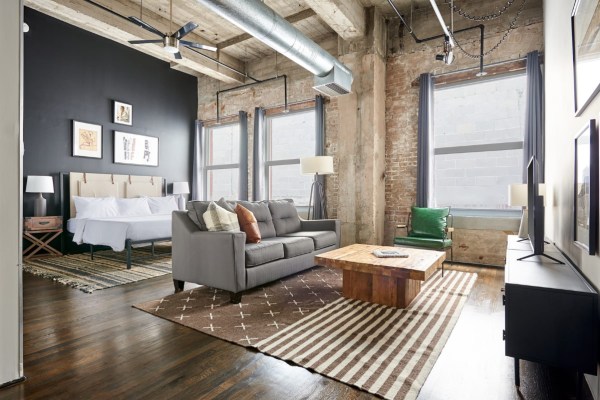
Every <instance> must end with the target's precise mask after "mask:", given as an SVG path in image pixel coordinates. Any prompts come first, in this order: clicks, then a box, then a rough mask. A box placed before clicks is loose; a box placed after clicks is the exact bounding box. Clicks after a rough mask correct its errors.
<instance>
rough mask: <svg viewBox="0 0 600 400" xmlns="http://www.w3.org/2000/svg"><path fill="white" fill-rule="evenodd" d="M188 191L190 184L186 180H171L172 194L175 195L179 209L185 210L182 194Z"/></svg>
mask: <svg viewBox="0 0 600 400" xmlns="http://www.w3.org/2000/svg"><path fill="white" fill-rule="evenodd" d="M189 192H190V185H189V184H188V183H187V182H173V194H174V195H176V196H177V206H178V207H179V210H181V211H183V210H185V199H184V198H183V195H184V194H188V193H189Z"/></svg>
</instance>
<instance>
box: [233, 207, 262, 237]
mask: <svg viewBox="0 0 600 400" xmlns="http://www.w3.org/2000/svg"><path fill="white" fill-rule="evenodd" d="M235 213H236V214H237V217H238V222H239V223H240V229H241V230H242V231H244V232H245V233H246V243H258V242H260V239H261V237H260V230H259V229H258V222H256V217H255V216H254V214H252V212H251V211H250V210H248V209H247V208H246V207H243V206H242V205H241V204H238V205H236V206H235Z"/></svg>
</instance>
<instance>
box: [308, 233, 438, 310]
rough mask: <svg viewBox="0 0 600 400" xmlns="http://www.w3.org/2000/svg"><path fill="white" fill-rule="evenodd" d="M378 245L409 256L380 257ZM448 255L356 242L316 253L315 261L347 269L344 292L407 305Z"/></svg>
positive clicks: (365, 299)
mask: <svg viewBox="0 0 600 400" xmlns="http://www.w3.org/2000/svg"><path fill="white" fill-rule="evenodd" d="M375 249H385V250H392V249H395V250H400V251H402V252H405V253H407V254H409V257H408V258H378V257H375V256H374V255H373V254H372V251H373V250H375ZM445 259H446V253H445V252H440V251H433V250H421V249H414V248H404V247H403V248H397V247H396V248H395V247H387V246H373V245H366V244H353V245H350V246H346V247H342V248H340V249H336V250H332V251H328V252H327V253H322V254H319V255H318V256H315V264H317V265H322V266H325V267H331V268H339V269H342V270H343V273H344V276H343V293H342V294H343V296H344V297H347V298H351V299H358V300H363V301H368V302H371V303H377V304H383V305H386V306H392V307H398V308H405V307H407V306H408V305H409V304H410V302H411V301H412V300H413V299H414V298H415V297H416V296H417V294H419V292H420V291H421V282H423V281H425V280H427V279H428V278H429V277H430V276H431V275H433V273H434V272H435V271H436V269H437V268H438V267H439V266H441V265H442V263H443V262H444V260H445Z"/></svg>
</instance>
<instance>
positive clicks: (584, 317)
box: [503, 236, 598, 393]
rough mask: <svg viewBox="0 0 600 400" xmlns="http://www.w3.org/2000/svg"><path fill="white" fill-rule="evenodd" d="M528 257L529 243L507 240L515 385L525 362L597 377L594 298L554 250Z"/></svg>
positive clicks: (508, 338) (508, 330) (509, 347)
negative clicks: (521, 361) (545, 256)
mask: <svg viewBox="0 0 600 400" xmlns="http://www.w3.org/2000/svg"><path fill="white" fill-rule="evenodd" d="M529 253H531V245H530V243H528V242H518V237H517V236H509V237H508V246H507V251H506V269H505V276H504V282H505V287H504V290H505V293H504V296H503V303H504V305H505V306H506V308H505V330H504V332H503V337H504V340H505V349H506V350H505V354H506V355H507V356H509V357H514V359H515V385H517V386H519V385H520V377H519V360H521V359H522V360H528V361H533V362H538V363H542V364H547V365H550V366H554V367H559V368H569V369H573V370H575V371H577V372H578V393H579V391H580V386H581V381H582V378H583V374H584V373H586V374H591V375H596V365H597V362H598V356H597V349H598V293H597V292H596V290H594V288H593V287H591V286H590V285H589V284H588V283H587V281H586V280H585V279H584V278H583V277H582V276H581V274H580V273H579V271H577V269H576V268H575V267H573V266H572V265H571V264H570V263H569V262H568V260H566V259H565V257H564V256H563V255H562V254H561V253H560V252H559V251H558V249H557V248H556V247H554V246H553V245H550V244H548V245H546V246H545V248H544V251H543V253H545V254H547V255H550V256H551V257H552V258H555V259H557V260H560V261H562V262H563V263H564V264H557V263H556V262H555V261H552V260H550V259H547V258H544V257H543V256H540V255H536V256H534V257H531V258H528V259H526V260H519V258H521V257H523V256H526V255H528V254H529Z"/></svg>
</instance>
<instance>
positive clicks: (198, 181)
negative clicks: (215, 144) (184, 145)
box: [192, 120, 204, 200]
mask: <svg viewBox="0 0 600 400" xmlns="http://www.w3.org/2000/svg"><path fill="white" fill-rule="evenodd" d="M203 134H204V123H203V122H202V121H200V120H197V121H196V124H195V130H194V155H193V161H192V200H201V199H202V198H203V194H202V188H203V185H202V163H203V160H202V143H203V141H202V140H203V137H202V136H203Z"/></svg>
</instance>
